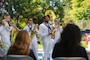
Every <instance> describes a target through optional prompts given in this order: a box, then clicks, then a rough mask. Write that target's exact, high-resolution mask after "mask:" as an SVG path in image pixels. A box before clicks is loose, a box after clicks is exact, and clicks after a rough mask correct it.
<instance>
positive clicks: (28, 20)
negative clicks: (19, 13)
mask: <svg viewBox="0 0 90 60" xmlns="http://www.w3.org/2000/svg"><path fill="white" fill-rule="evenodd" d="M27 22H28V24H30V25H31V24H32V23H33V18H31V17H29V18H28V19H27Z"/></svg>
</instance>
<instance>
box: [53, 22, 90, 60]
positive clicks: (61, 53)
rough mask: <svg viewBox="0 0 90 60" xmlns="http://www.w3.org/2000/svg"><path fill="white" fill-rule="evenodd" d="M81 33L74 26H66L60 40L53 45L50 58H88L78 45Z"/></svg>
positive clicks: (83, 49) (82, 48)
mask: <svg viewBox="0 0 90 60" xmlns="http://www.w3.org/2000/svg"><path fill="white" fill-rule="evenodd" d="M80 41H81V31H80V29H79V27H78V26H77V25H75V24H67V26H66V27H65V28H64V29H63V32H62V33H61V40H60V41H59V42H58V43H56V44H55V46H54V49H53V53H52V58H56V57H84V58H86V59H87V60H88V56H87V53H86V50H85V48H84V47H82V46H81V45H80Z"/></svg>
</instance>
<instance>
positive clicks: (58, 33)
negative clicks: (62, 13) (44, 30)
mask: <svg viewBox="0 0 90 60" xmlns="http://www.w3.org/2000/svg"><path fill="white" fill-rule="evenodd" d="M52 27H53V28H54V31H55V39H54V40H53V45H54V44H55V43H56V42H58V40H59V39H60V37H61V32H62V30H63V29H62V28H61V27H60V24H59V20H58V19H55V20H54V24H53V25H52Z"/></svg>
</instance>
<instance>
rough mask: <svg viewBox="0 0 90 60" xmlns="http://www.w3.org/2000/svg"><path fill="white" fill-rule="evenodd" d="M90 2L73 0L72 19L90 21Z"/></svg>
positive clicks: (89, 0)
mask: <svg viewBox="0 0 90 60" xmlns="http://www.w3.org/2000/svg"><path fill="white" fill-rule="evenodd" d="M89 2H90V0H72V1H71V3H72V10H71V11H70V14H71V17H72V18H73V19H74V20H90V16H89V13H90V12H89V10H90V3H89Z"/></svg>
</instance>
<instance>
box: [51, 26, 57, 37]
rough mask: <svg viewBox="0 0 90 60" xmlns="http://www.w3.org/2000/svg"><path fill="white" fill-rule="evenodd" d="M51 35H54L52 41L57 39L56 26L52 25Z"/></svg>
mask: <svg viewBox="0 0 90 60" xmlns="http://www.w3.org/2000/svg"><path fill="white" fill-rule="evenodd" d="M51 33H52V35H51V38H52V39H55V33H56V31H55V26H53V25H52V30H51Z"/></svg>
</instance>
